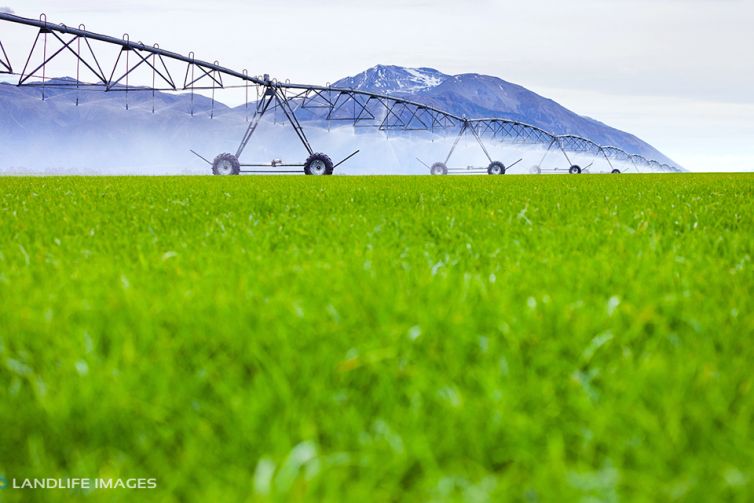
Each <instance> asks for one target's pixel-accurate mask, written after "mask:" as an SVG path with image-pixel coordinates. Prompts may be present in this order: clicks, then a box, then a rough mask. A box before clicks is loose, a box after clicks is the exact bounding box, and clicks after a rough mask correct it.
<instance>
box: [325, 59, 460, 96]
mask: <svg viewBox="0 0 754 503" xmlns="http://www.w3.org/2000/svg"><path fill="white" fill-rule="evenodd" d="M447 79H448V75H445V74H444V73H441V72H438V71H437V70H434V69H432V68H404V67H401V66H386V65H377V66H375V67H372V68H370V69H368V70H366V71H363V72H361V73H360V74H358V75H355V76H353V77H346V78H345V79H341V80H339V81H337V82H336V83H335V84H333V87H343V88H346V89H359V90H362V91H370V92H373V93H379V94H390V95H408V94H417V93H421V92H425V91H428V90H430V89H432V88H434V87H437V86H439V85H440V84H442V83H443V82H445V81H446V80H447Z"/></svg>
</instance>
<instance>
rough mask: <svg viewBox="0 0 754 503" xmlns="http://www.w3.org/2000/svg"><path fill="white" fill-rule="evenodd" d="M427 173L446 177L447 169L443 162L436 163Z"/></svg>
mask: <svg viewBox="0 0 754 503" xmlns="http://www.w3.org/2000/svg"><path fill="white" fill-rule="evenodd" d="M429 172H430V173H431V174H432V175H447V174H448V167H447V166H446V165H445V163H444V162H436V163H434V164H433V165H432V167H431V168H430V169H429Z"/></svg>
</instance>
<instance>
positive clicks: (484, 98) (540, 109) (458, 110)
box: [333, 65, 673, 164]
mask: <svg viewBox="0 0 754 503" xmlns="http://www.w3.org/2000/svg"><path fill="white" fill-rule="evenodd" d="M333 87H345V88H352V89H359V90H365V91H370V92H376V93H381V94H388V95H393V96H400V97H403V98H407V99H411V100H413V101H417V102H419V103H426V104H428V105H433V106H435V107H437V108H439V109H441V110H447V111H449V112H451V113H454V114H456V115H460V116H464V115H465V116H466V117H470V118H482V117H484V118H506V119H513V120H517V121H521V122H525V123H527V124H531V125H533V126H538V127H541V128H542V129H544V130H546V131H550V132H551V133H553V134H575V135H578V136H583V137H584V138H589V139H591V140H592V141H594V142H596V143H598V144H600V145H612V146H616V147H620V148H622V149H624V150H626V151H627V152H630V153H632V154H641V155H643V156H645V157H647V158H649V159H655V160H658V161H660V162H667V163H670V164H673V162H672V161H671V160H670V159H668V158H667V157H666V156H665V155H663V154H662V153H661V152H659V151H658V150H657V149H655V148H654V147H652V146H651V145H649V144H648V143H646V142H644V141H642V140H640V139H639V138H637V137H636V136H634V135H632V134H630V133H626V132H624V131H620V130H618V129H615V128H612V127H610V126H608V125H606V124H603V123H602V122H599V121H597V120H594V119H591V118H589V117H584V116H581V115H578V114H577V113H575V112H572V111H570V110H568V109H567V108H565V107H563V106H561V105H559V104H558V103H557V102H555V101H553V100H551V99H548V98H544V97H542V96H540V95H538V94H536V93H534V92H532V91H529V90H528V89H526V88H524V87H522V86H520V85H517V84H512V83H510V82H506V81H505V80H502V79H500V78H497V77H491V76H488V75H479V74H476V73H469V74H462V75H445V74H443V73H441V72H439V71H437V70H434V69H432V68H403V67H400V66H384V65H378V66H375V67H373V68H370V69H368V70H366V71H364V72H362V73H360V74H358V75H356V76H354V77H347V78H345V79H342V80H339V81H338V82H336V83H335V84H333Z"/></svg>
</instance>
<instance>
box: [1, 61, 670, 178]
mask: <svg viewBox="0 0 754 503" xmlns="http://www.w3.org/2000/svg"><path fill="white" fill-rule="evenodd" d="M56 85H65V86H67V87H66V88H65V89H56V88H55V86H56ZM333 87H341V88H353V89H362V90H368V91H372V92H376V93H380V94H389V95H394V96H400V97H405V98H408V99H411V100H414V101H417V102H421V103H426V104H429V105H434V106H436V107H438V108H440V109H444V110H447V111H449V112H451V113H454V114H456V115H466V116H467V117H503V118H511V119H515V120H520V121H523V122H526V123H529V124H533V125H536V126H539V127H542V128H544V129H546V130H548V131H551V132H553V133H555V134H565V133H572V134H577V135H581V136H584V137H587V138H590V139H592V140H594V141H596V142H597V143H600V144H602V145H615V146H618V147H621V148H623V149H624V150H626V151H628V152H631V153H638V154H641V155H644V156H645V157H647V158H654V159H656V160H658V161H660V162H669V163H671V164H672V161H669V160H668V159H667V157H665V156H664V155H662V154H661V153H660V152H658V151H657V150H656V149H654V148H653V147H651V146H650V145H648V144H647V143H645V142H643V141H641V140H639V139H638V138H636V137H635V136H633V135H631V134H629V133H625V132H623V131H619V130H617V129H614V128H611V127H609V126H606V125H605V124H602V123H600V122H597V121H595V120H593V119H590V118H587V117H583V116H580V115H578V114H576V113H574V112H571V111H570V110H567V109H566V108H564V107H562V106H560V105H559V104H557V103H556V102H554V101H552V100H549V99H546V98H543V97H541V96H539V95H537V94H535V93H533V92H531V91H529V90H527V89H525V88H523V87H521V86H518V85H515V84H511V83H508V82H506V81H504V80H501V79H499V78H496V77H489V76H484V75H477V74H465V75H456V76H450V75H445V74H443V73H441V72H439V71H437V70H433V69H430V68H416V69H412V68H401V67H396V66H376V67H374V68H370V69H368V70H366V71H364V72H362V73H360V74H358V75H356V76H353V77H348V78H345V79H342V80H339V81H337V82H335V83H334V84H333ZM99 91H101V89H100V90H99ZM99 91H98V90H97V89H95V88H92V87H87V88H85V89H82V90H76V88H75V80H73V79H58V80H56V81H51V82H49V83H48V87H47V88H46V90H45V96H46V99H45V100H42V99H41V93H42V91H41V89H40V88H38V87H16V86H14V85H12V84H7V83H0V172H16V171H21V172H24V171H28V170H29V169H33V170H35V171H42V172H44V171H49V170H53V171H55V172H70V171H75V172H81V173H84V172H90V171H88V170H90V169H91V168H92V166H95V167H96V168H98V169H99V168H102V169H101V170H99V171H98V172H103V173H120V172H129V173H132V172H139V173H141V172H144V173H151V172H157V173H162V172H184V171H186V172H203V171H202V170H205V169H206V167H202V163H201V161H199V164H198V165H197V158H195V157H194V156H193V155H192V154H191V153H190V152H189V149H196V150H198V151H200V152H203V153H204V154H205V155H207V156H208V157H213V156H214V155H215V154H217V153H220V152H234V151H235V148H236V147H237V145H238V142H239V140H240V137H241V136H242V134H243V131H244V128H245V127H246V125H247V118H248V115H249V114H250V113H253V109H254V105H253V104H251V105H250V106H249V107H248V108H247V107H245V106H243V105H242V106H240V107H235V108H230V107H227V106H225V105H223V104H222V103H218V102H215V103H214V105H213V104H212V102H211V101H210V100H209V99H208V98H206V97H204V96H200V95H194V96H193V97H192V96H191V95H190V94H188V93H186V94H180V95H176V94H168V93H160V92H156V93H154V96H153V94H152V93H151V92H130V93H128V94H126V93H124V92H109V93H104V92H99ZM219 97H220V98H221V97H222V96H221V95H220V96H219ZM77 100H78V105H77V104H76V103H77ZM126 105H128V109H127V107H126ZM153 109H154V112H153ZM192 110H193V112H194V113H193V115H192V114H191V111H192ZM306 112H307V111H306V110H301V111H300V112H299V114H300V119H301V120H302V121H307V120H308V119H307V114H306ZM272 115H273V117H270V118H269V119H268V120H269V122H271V123H274V114H272ZM278 115H280V114H278ZM210 116H212V117H213V118H210ZM281 120H282V116H280V117H278V123H280V121H281ZM318 126H319V127H318ZM328 126H329V125H327V124H321V123H311V122H310V123H307V129H308V131H309V132H308V133H307V134H309V135H313V136H314V137H316V138H317V142H316V143H317V145H318V148H321V149H323V151H328V152H329V153H332V154H337V155H340V153H341V152H340V151H339V149H340V150H342V151H343V156H342V157H345V156H346V155H348V154H349V153H350V152H352V151H353V149H355V148H362V151H364V149H363V147H364V145H372V146H373V147H374V148H373V149H372V150H371V151H370V152H369V154H368V155H369V158H370V159H371V160H373V161H374V162H380V163H383V164H388V163H390V164H395V165H398V166H399V165H406V164H410V163H415V161H416V159H415V156H414V155H412V154H411V152H409V150H410V148H409V149H408V150H407V151H406V155H403V156H401V155H398V153H397V152H395V151H391V149H393V148H394V147H395V143H391V142H388V143H385V141H384V137H383V136H382V135H380V134H378V133H374V134H373V136H374V138H371V136H369V130H364V129H360V130H359V131H358V134H359V135H360V136H359V138H358V139H354V138H350V139H348V138H349V136H348V135H347V134H346V133H345V131H343V132H340V133H339V134H338V135H334V134H328V133H327V131H328V130H329V127H328ZM270 129H272V128H259V132H258V133H256V135H260V134H261V135H262V139H260V138H257V137H255V138H256V141H255V142H252V144H253V145H252V146H253V147H254V148H258V149H260V151H259V152H257V153H255V154H251V155H256V157H257V158H259V157H261V159H271V158H273V157H285V158H286V159H290V160H296V161H300V160H301V159H300V157H301V156H303V155H304V154H303V153H302V152H300V150H302V149H301V145H300V143H299V142H298V141H297V139H296V138H295V136H294V135H293V134H292V133H291V132H290V129H291V128H289V127H285V126H282V125H281V126H279V127H277V128H274V129H272V131H271V132H270V133H269V134H270V136H268V137H265V136H264V135H266V134H267V133H266V132H265V130H270ZM338 129H343V130H346V129H350V128H348V127H343V128H338ZM349 134H350V133H349ZM394 136H395V135H393V137H394ZM380 138H382V139H380ZM407 141H408V140H407ZM328 142H330V144H331V146H328ZM417 148H418V147H417ZM327 149H331V150H327ZM260 152H261V153H260ZM383 154H384V155H385V156H388V157H386V158H384V159H383V158H381V157H380V156H382V155H383ZM390 156H392V157H390ZM304 157H305V156H304ZM342 157H341V158H342ZM363 157H364V158H366V155H364V156H363ZM72 166H75V167H76V168H75V169H69V167H72ZM155 167H157V168H155ZM124 168H125V169H124Z"/></svg>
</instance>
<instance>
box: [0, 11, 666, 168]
mask: <svg viewBox="0 0 754 503" xmlns="http://www.w3.org/2000/svg"><path fill="white" fill-rule="evenodd" d="M0 21H6V22H10V23H15V24H20V25H26V26H31V27H34V28H36V29H37V30H38V31H37V34H36V38H35V40H34V43H33V45H32V47H31V50H30V51H29V53H28V57H27V58H26V62H25V64H24V65H23V69H22V70H21V71H20V73H15V71H14V69H13V66H12V65H11V62H10V60H9V58H8V55H7V53H6V51H5V47H3V45H2V41H0V73H4V74H10V75H16V76H18V83H17V85H19V86H38V87H41V88H42V98H43V99H44V98H45V88H47V87H75V88H76V89H77V90H79V89H93V90H98V91H104V92H122V93H125V96H126V98H125V100H126V103H125V106H126V109H128V94H129V92H144V91H147V92H150V91H151V93H152V97H153V100H152V111H153V112H154V111H155V110H154V103H155V102H154V96H155V93H156V92H157V91H165V92H190V93H191V97H192V98H191V103H192V106H191V110H190V113H191V115H193V114H194V107H193V102H194V93H195V92H196V91H211V92H212V99H211V116H212V117H214V110H215V91H217V90H220V89H227V88H231V87H234V88H239V87H243V88H245V91H246V108H247V109H248V108H249V106H250V104H252V103H251V102H250V96H249V94H250V88H252V87H254V88H255V90H256V94H257V100H256V103H255V109H254V114H253V116H252V117H251V118H249V117H248V114H247V120H248V122H249V124H248V126H247V128H246V130H245V132H244V135H243V137H242V139H241V142H240V144H239V146H238V148H237V150H236V154H235V157H236V158H240V156H241V155H242V154H243V152H244V150H245V149H246V147H247V146H248V144H249V142H250V141H251V139H252V137H253V135H254V133H255V131H256V130H257V128H258V127H259V125H260V123H261V121H262V118H263V117H264V116H265V114H267V113H269V112H270V111H275V112H277V110H281V111H282V113H283V115H284V117H285V119H286V120H287V121H288V122H289V123H290V125H291V127H292V128H293V130H294V132H295V133H296V135H297V137H298V139H299V140H300V142H301V143H302V145H303V146H304V147H305V149H306V151H307V152H308V153H309V155H310V156H312V155H314V154H315V152H314V149H313V147H312V145H311V143H310V141H309V139H308V138H307V135H306V133H305V131H304V127H303V126H302V121H321V122H326V123H327V124H328V125H329V124H331V123H333V122H335V123H348V124H350V125H351V126H353V127H354V128H360V127H371V128H375V129H377V130H379V131H382V132H384V133H386V134H389V133H391V132H404V133H407V132H413V131H428V132H432V133H435V132H439V133H442V132H445V133H449V132H451V131H454V130H456V129H457V133H456V136H455V140H454V142H453V144H452V146H451V149H450V152H449V153H448V155H447V156H446V160H445V162H446V163H447V162H448V161H449V160H450V158H451V156H452V155H453V153H454V151H455V149H456V147H457V146H458V144H459V142H460V141H461V139H462V138H463V137H464V136H465V135H467V134H470V135H471V136H472V137H473V138H474V140H475V141H476V142H477V143H478V144H479V146H480V148H481V149H482V151H483V152H484V154H485V156H486V157H487V158H488V159H489V161H490V163H492V162H493V160H492V157H491V155H490V152H489V151H488V149H487V147H486V146H485V142H484V140H489V141H501V142H507V143H511V144H523V145H547V149H546V153H545V157H546V156H547V154H548V153H549V152H550V151H551V150H552V149H553V148H557V149H558V150H560V151H561V153H562V154H563V156H564V157H565V159H566V161H567V162H568V164H569V166H571V160H570V158H569V156H568V152H577V153H590V154H592V155H594V156H595V157H602V158H604V159H605V160H606V161H607V163H608V164H609V165H610V166H611V168H612V163H611V159H613V160H616V159H617V160H628V161H630V162H631V163H632V165H633V166H634V168H635V169H636V170H637V171H638V165H642V166H645V167H647V168H649V169H652V170H658V171H676V170H677V168H673V167H671V166H667V165H663V164H660V163H658V162H656V161H648V160H646V159H645V158H643V157H642V156H638V155H631V154H628V153H626V152H624V151H623V150H621V149H619V148H617V147H603V146H599V145H597V144H596V143H594V142H592V141H591V140H588V139H586V138H581V137H578V136H574V135H562V136H556V135H554V134H552V133H550V132H548V131H545V130H543V129H541V128H538V127H536V126H532V125H529V124H525V123H522V122H519V121H515V120H512V119H505V118H466V117H461V116H458V115H455V114H452V113H450V112H447V111H444V110H441V109H439V108H436V107H434V106H431V105H428V104H423V103H418V102H415V101H411V100H407V99H404V98H400V97H396V96H389V95H384V94H378V93H371V92H367V91H363V90H355V89H346V88H337V87H332V86H329V85H328V86H316V85H306V84H291V83H289V82H285V83H281V82H279V81H277V80H274V79H270V78H269V76H267V75H264V76H251V75H249V73H248V72H247V71H246V70H243V71H241V72H239V71H236V70H232V69H230V68H226V67H223V66H221V65H220V64H219V63H218V62H217V61H214V62H213V63H210V62H207V61H202V60H199V59H197V58H196V57H195V55H194V53H189V55H188V56H183V55H181V54H178V53H175V52H170V51H166V50H164V49H161V48H160V47H159V45H157V44H154V45H151V46H149V45H146V44H144V43H142V42H134V41H131V40H130V37H129V36H128V35H127V34H126V35H124V36H123V37H122V38H116V37H111V36H108V35H102V34H99V33H95V32H91V31H88V30H86V27H85V26H83V25H79V26H78V27H77V28H72V27H69V26H66V25H64V24H54V23H50V22H48V21H47V18H46V16H45V15H42V16H40V18H39V19H29V18H23V17H19V16H16V15H13V14H6V13H0ZM95 42H96V43H98V44H106V45H107V46H111V47H115V48H116V50H117V51H118V52H117V57H116V59H115V63H114V64H113V66H112V67H111V68H107V69H105V68H104V67H103V65H102V64H101V61H102V60H101V58H98V56H97V49H96V48H95V47H94V43H95ZM53 46H54V47H56V48H53ZM40 53H41V54H40ZM63 54H66V55H68V56H73V57H74V60H75V64H76V67H75V72H76V80H75V81H74V82H60V81H55V82H50V81H51V80H53V79H51V78H49V77H48V75H47V67H48V65H49V64H50V63H51V62H52V61H53V60H55V59H58V58H60V57H61V55H63ZM168 63H171V65H175V64H180V65H185V67H184V71H183V72H182V76H183V79H178V78H176V77H175V76H174V73H175V71H172V72H171V69H170V65H169V64H168ZM82 70H83V71H86V72H89V73H91V74H92V75H93V76H94V78H95V82H87V83H85V82H83V81H82V75H81V73H82ZM106 70H108V71H106ZM137 71H139V72H142V77H144V73H143V72H148V73H147V74H146V75H147V77H151V85H147V86H144V85H138V86H134V85H132V84H131V77H132V76H134V75H135V72H137ZM230 79H233V80H234V81H236V82H240V85H230V84H228V83H227V82H226V80H230ZM76 104H77V105H78V104H79V98H78V94H77V96H76ZM352 155H353V154H352ZM545 157H543V161H544V158H545ZM540 164H541V163H540ZM246 166H261V165H246ZM293 166H301V165H293Z"/></svg>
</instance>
